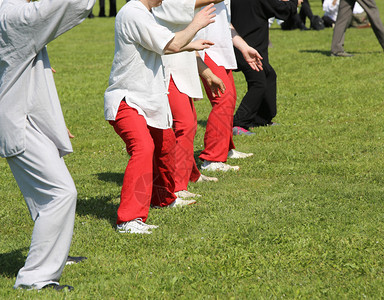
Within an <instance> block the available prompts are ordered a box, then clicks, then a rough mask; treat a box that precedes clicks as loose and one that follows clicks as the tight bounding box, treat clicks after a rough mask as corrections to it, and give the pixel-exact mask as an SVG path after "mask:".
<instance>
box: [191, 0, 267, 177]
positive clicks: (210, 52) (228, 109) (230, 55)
mask: <svg viewBox="0 0 384 300" xmlns="http://www.w3.org/2000/svg"><path fill="white" fill-rule="evenodd" d="M215 7H216V12H217V16H216V22H215V23H213V24H211V25H210V26H207V27H206V28H204V29H203V30H201V31H199V32H198V34H197V35H196V37H197V38H206V39H209V40H212V41H213V42H214V43H215V45H214V46H212V47H211V48H209V49H206V50H203V51H200V52H199V54H200V56H201V58H202V59H203V61H204V63H205V64H206V65H207V66H208V67H209V69H211V70H212V72H213V73H214V74H215V75H216V76H218V77H219V78H220V79H221V80H222V81H223V82H224V85H225V88H226V90H225V92H224V93H222V94H221V95H220V96H218V95H212V93H211V90H210V86H209V84H208V82H207V81H206V80H205V79H204V78H202V81H203V84H204V88H205V91H206V93H207V96H208V98H209V100H210V102H211V105H212V110H211V113H210V114H209V117H208V120H207V127H206V131H205V136H204V150H203V151H202V152H201V154H200V156H199V158H200V159H201V160H202V161H203V164H202V166H201V169H202V170H207V171H228V170H238V169H239V167H238V166H231V165H228V164H226V163H225V162H226V161H227V158H245V157H248V156H251V155H252V153H242V152H239V151H236V150H235V145H234V143H233V139H232V136H233V131H232V124H233V113H234V111H235V106H236V88H235V82H234V80H233V75H232V70H233V69H236V68H237V65H236V58H235V54H234V50H233V46H235V47H236V48H238V49H239V50H240V52H241V53H242V55H243V56H244V59H245V60H246V61H247V62H248V63H249V64H250V65H251V67H252V68H254V69H256V70H259V69H260V68H261V57H260V55H259V53H258V52H257V51H256V50H255V49H253V48H252V47H250V46H248V45H247V43H245V42H244V40H243V39H242V38H241V37H240V36H239V35H238V34H237V32H236V30H235V28H233V26H232V24H231V22H230V13H229V12H230V1H229V0H228V1H227V0H225V1H224V2H220V3H217V4H215Z"/></svg>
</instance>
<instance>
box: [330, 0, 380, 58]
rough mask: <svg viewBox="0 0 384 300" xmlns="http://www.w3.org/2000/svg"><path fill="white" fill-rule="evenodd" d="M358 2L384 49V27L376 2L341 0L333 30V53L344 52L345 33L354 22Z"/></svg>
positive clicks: (372, 0)
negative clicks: (353, 16)
mask: <svg viewBox="0 0 384 300" xmlns="http://www.w3.org/2000/svg"><path fill="white" fill-rule="evenodd" d="M356 1H357V2H358V3H359V4H360V5H361V7H362V8H363V9H364V10H365V12H366V13H367V15H368V18H369V21H370V22H371V26H372V29H373V32H374V33H375V35H376V37H377V40H378V41H379V43H380V45H381V47H382V48H383V49H384V26H383V23H382V21H381V19H380V14H379V10H378V8H377V6H376V2H375V1H374V0H340V6H339V12H338V15H337V20H336V23H335V28H334V30H333V38H332V46H331V52H332V53H338V52H343V51H344V38H345V31H346V30H347V28H348V26H349V24H350V23H351V20H352V13H353V6H354V5H355V2H356Z"/></svg>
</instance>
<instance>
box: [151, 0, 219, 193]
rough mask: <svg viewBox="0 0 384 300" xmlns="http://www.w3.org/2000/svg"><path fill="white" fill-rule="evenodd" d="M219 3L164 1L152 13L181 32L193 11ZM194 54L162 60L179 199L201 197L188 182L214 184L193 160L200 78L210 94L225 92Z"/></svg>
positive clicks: (164, 56) (189, 0)
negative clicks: (195, 101)
mask: <svg viewBox="0 0 384 300" xmlns="http://www.w3.org/2000/svg"><path fill="white" fill-rule="evenodd" d="M221 1H222V0H216V1H212V0H196V1H195V0H164V1H163V2H162V4H161V5H160V6H158V7H155V8H153V14H154V16H155V18H156V20H157V21H158V23H160V24H161V25H163V26H165V27H167V28H168V29H170V30H171V31H172V32H177V31H180V30H183V29H185V28H186V27H187V25H188V24H189V23H191V21H192V20H193V17H194V14H195V8H199V7H202V6H205V5H208V4H209V3H211V2H221ZM196 58H197V57H196V54H195V53H194V52H180V53H176V54H169V55H163V56H162V61H163V64H164V67H165V71H166V80H167V86H168V99H169V104H170V107H171V111H172V117H173V130H174V132H175V136H176V148H175V155H176V168H175V194H176V195H177V196H178V197H180V198H191V197H196V196H200V195H197V194H193V193H191V192H189V191H188V183H189V182H190V181H191V182H201V181H217V178H215V177H208V176H205V175H203V174H201V173H200V171H199V169H198V168H197V166H196V161H195V158H194V145H193V142H194V139H195V134H196V129H197V116H196V110H195V105H194V103H193V102H194V99H201V98H203V92H202V89H201V84H200V79H199V69H200V73H201V76H203V77H204V78H206V80H207V82H209V83H210V87H211V90H213V93H219V90H220V91H221V92H224V90H225V86H224V84H223V82H222V80H221V79H220V78H218V77H217V76H216V75H214V74H213V73H212V71H211V70H210V69H209V68H208V67H206V65H205V64H204V62H203V61H202V60H201V58H200V57H198V58H197V59H198V60H199V67H200V68H198V66H197V60H196Z"/></svg>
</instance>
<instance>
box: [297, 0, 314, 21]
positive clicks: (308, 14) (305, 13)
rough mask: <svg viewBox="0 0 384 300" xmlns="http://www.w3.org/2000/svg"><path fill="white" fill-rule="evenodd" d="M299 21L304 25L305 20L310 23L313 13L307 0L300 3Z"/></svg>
mask: <svg viewBox="0 0 384 300" xmlns="http://www.w3.org/2000/svg"><path fill="white" fill-rule="evenodd" d="M299 14H300V19H301V22H302V23H303V24H304V25H305V21H306V18H308V19H309V21H310V22H312V19H313V13H312V9H311V5H310V4H309V2H308V0H304V1H303V2H302V3H301V8H300V13H299Z"/></svg>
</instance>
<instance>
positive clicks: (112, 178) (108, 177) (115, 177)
mask: <svg viewBox="0 0 384 300" xmlns="http://www.w3.org/2000/svg"><path fill="white" fill-rule="evenodd" d="M96 176H97V178H98V179H99V180H101V181H105V182H114V183H117V184H118V185H120V186H121V185H123V179H124V173H112V172H107V173H98V174H96Z"/></svg>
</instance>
